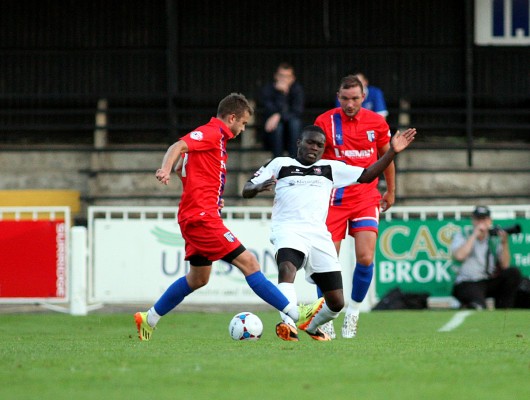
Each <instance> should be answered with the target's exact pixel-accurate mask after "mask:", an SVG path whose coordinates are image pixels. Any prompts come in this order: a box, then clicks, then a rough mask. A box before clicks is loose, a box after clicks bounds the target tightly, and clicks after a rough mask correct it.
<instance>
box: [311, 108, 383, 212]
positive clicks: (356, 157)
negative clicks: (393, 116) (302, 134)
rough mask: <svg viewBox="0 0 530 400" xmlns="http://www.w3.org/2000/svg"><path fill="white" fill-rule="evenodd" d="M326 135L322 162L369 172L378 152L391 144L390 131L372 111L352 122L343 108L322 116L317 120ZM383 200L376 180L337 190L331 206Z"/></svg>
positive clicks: (360, 114) (364, 112)
mask: <svg viewBox="0 0 530 400" xmlns="http://www.w3.org/2000/svg"><path fill="white" fill-rule="evenodd" d="M315 125H318V126H320V127H321V128H322V129H323V130H324V132H325V133H326V146H325V148H324V154H323V156H322V158H324V159H330V160H339V161H344V162H345V163H346V164H349V165H355V166H358V167H363V168H367V167H369V166H370V165H372V164H373V163H375V162H376V161H377V159H378V149H380V148H381V147H383V146H384V145H386V144H387V143H388V142H389V141H390V129H389V127H388V124H387V123H386V121H385V119H384V118H383V117H382V116H381V115H379V114H377V113H375V112H373V111H370V110H367V109H365V108H361V109H360V110H359V112H358V113H357V114H356V115H355V116H354V117H353V118H350V117H348V116H347V115H346V114H344V111H342V109H341V108H340V107H337V108H334V109H331V110H329V111H327V112H325V113H324V114H321V115H319V116H318V117H317V119H316V120H315ZM374 198H377V201H379V199H380V198H381V195H380V193H379V191H378V190H377V179H376V180H375V181H373V182H371V183H365V184H359V185H352V186H348V187H346V188H340V189H335V190H334V191H333V193H332V198H331V204H332V205H342V204H343V203H346V202H348V203H358V202H362V201H368V200H369V201H370V202H373V201H374Z"/></svg>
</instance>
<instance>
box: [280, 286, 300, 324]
mask: <svg viewBox="0 0 530 400" xmlns="http://www.w3.org/2000/svg"><path fill="white" fill-rule="evenodd" d="M278 289H280V292H282V293H283V295H284V296H285V297H287V300H289V305H288V306H287V307H286V308H285V310H284V311H286V312H287V313H285V312H282V311H280V317H281V318H282V321H283V322H285V323H287V324H289V325H291V326H294V327H296V323H295V321H298V318H299V315H298V307H297V306H296V302H297V301H298V297H297V296H296V290H295V288H294V283H288V282H281V283H279V284H278Z"/></svg>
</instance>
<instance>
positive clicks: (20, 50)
mask: <svg viewBox="0 0 530 400" xmlns="http://www.w3.org/2000/svg"><path fill="white" fill-rule="evenodd" d="M472 35H473V2H472V1H471V0H465V1H462V0H446V1H424V0H371V1H352V0H350V1H343V0H336V1H323V0H305V1H279V0H272V1H255V0H248V1H235V0H225V1H212V0H195V1H176V0H166V1H163V0H154V1H141V0H131V1H118V0H93V1H75V0H66V1H53V0H44V1H37V0H16V1H15V0H5V1H2V2H0V106H1V107H2V108H3V109H4V111H3V112H2V114H1V122H2V125H3V127H4V129H2V130H3V132H4V134H3V136H4V138H9V139H6V140H7V141H9V140H13V138H14V137H15V136H16V137H20V136H21V135H22V136H24V135H26V136H27V135H30V133H31V132H33V133H34V131H35V128H39V127H40V128H41V129H40V132H41V135H43V133H42V132H47V133H46V135H48V136H49V133H50V132H52V131H53V130H54V129H56V128H57V129H58V130H60V129H59V126H60V125H61V124H65V123H69V124H70V125H71V126H70V127H75V126H77V127H78V128H79V131H80V132H81V131H86V132H88V131H89V126H90V125H91V124H93V117H94V116H93V113H92V112H88V110H90V109H91V108H92V107H95V104H96V101H97V99H99V98H108V99H109V104H110V105H109V107H110V108H112V107H115V108H116V109H117V110H122V111H123V112H122V113H121V114H120V113H116V114H115V115H114V117H112V118H111V123H114V124H115V130H116V131H117V132H126V131H128V129H127V128H128V127H129V125H127V124H132V125H135V126H136V127H138V126H140V127H142V126H144V125H145V129H143V130H142V129H137V131H139V132H140V133H138V136H136V138H137V139H139V138H141V137H143V136H142V134H143V133H145V131H149V130H150V131H151V133H154V132H159V133H160V132H166V133H167V131H168V129H169V130H170V131H171V132H172V133H171V135H178V134H182V133H184V131H185V130H186V129H187V128H188V127H189V126H193V125H194V124H196V123H200V122H203V119H204V116H205V115H211V114H212V109H213V110H214V108H213V107H215V105H216V104H217V101H218V100H219V99H220V98H221V97H223V96H224V95H225V94H227V93H229V92H232V91H240V92H243V93H245V94H247V96H248V97H250V98H255V97H256V94H257V91H258V88H259V87H260V86H261V85H262V84H263V83H264V82H265V81H266V80H268V79H270V78H271V76H272V73H273V71H274V69H275V67H276V65H277V64H278V63H279V62H281V61H289V62H290V63H292V64H293V65H294V66H295V68H296V71H297V76H298V79H299V80H300V81H301V82H302V83H303V85H304V87H305V90H306V95H307V106H308V112H307V114H308V115H307V120H308V122H310V121H311V120H312V118H313V117H314V116H315V115H316V112H319V111H322V110H324V109H325V108H328V107H329V106H330V105H331V104H332V101H333V96H334V93H335V91H336V87H337V84H338V81H339V79H340V78H341V77H342V76H344V75H345V74H348V73H352V72H356V71H364V72H365V73H366V74H367V75H368V77H369V78H370V80H371V83H373V84H374V85H376V86H379V87H381V88H383V90H384V92H385V95H386V98H387V101H388V103H389V107H390V110H391V118H390V123H391V125H396V124H397V114H398V106H399V100H400V99H406V100H408V101H409V102H410V104H412V106H413V107H414V106H416V105H418V107H420V106H425V105H428V106H433V107H442V108H449V109H451V110H453V111H455V112H450V113H449V114H448V115H451V117H450V118H452V119H450V121H452V122H453V123H454V124H456V125H455V126H458V127H459V129H460V133H463V132H464V130H465V129H466V125H465V123H466V118H468V117H467V116H466V109H467V110H468V111H469V109H470V108H471V109H472V108H474V107H482V108H486V110H488V109H497V108H499V107H501V108H503V107H504V108H510V109H512V108H515V109H520V110H522V111H521V112H520V113H518V114H517V115H515V116H512V117H511V118H512V120H513V118H515V120H516V121H519V122H520V123H522V124H524V123H527V122H528V121H527V119H528V117H527V115H525V113H524V110H527V109H528V107H529V93H530V71H529V67H528V65H530V57H529V48H528V47H521V46H504V47H498V46H494V47H493V46H492V47H478V46H475V45H474V44H473V43H472ZM72 107H74V110H75V107H77V108H79V109H81V110H86V111H87V112H86V113H82V112H78V113H75V112H71V113H70V114H68V113H65V112H64V110H65V109H69V108H72ZM39 109H40V110H41V113H40V114H39V113H38V112H37V113H35V112H33V113H31V112H30V111H31V110H34V111H35V110H39ZM53 109H61V110H63V112H58V113H57V114H54V115H52V114H53V113H52V114H50V113H49V112H47V111H49V110H53ZM127 109H130V110H134V112H130V113H127V112H126V110H127ZM138 109H143V110H145V112H144V113H142V112H139V111H138ZM28 110H29V111H28ZM190 110H194V111H193V112H192V113H191V114H190ZM201 110H202V111H201ZM458 110H460V111H458ZM92 111H93V110H92ZM427 114H428V113H427ZM490 114H491V113H490ZM488 115H489V114H488V113H487V112H485V113H482V114H478V115H476V116H474V118H472V119H473V121H472V122H474V123H477V122H478V123H482V125H487V124H490V123H494V122H498V119H499V118H500V117H499V116H498V115H497V116H495V118H494V117H493V116H491V115H490V117H488ZM448 118H449V117H448V116H447V115H444V114H443V113H442V114H438V115H437V114H436V113H432V115H421V116H420V115H418V116H417V117H416V120H415V121H413V122H418V123H419V124H421V123H424V124H426V126H427V125H428V124H431V125H432V124H438V125H440V127H439V129H438V130H434V132H442V131H443V126H442V125H443V123H444V122H447V121H448ZM142 124H143V125H142ZM150 124H151V125H150ZM168 126H170V127H172V128H168ZM111 127H112V126H111ZM90 128H92V127H90ZM57 129H56V130H57ZM468 129H469V127H468ZM65 130H68V129H66V128H65ZM477 130H478V132H480V126H478V127H477ZM37 131H39V129H37ZM164 134H165V133H164ZM17 135H18V136H17ZM80 136H82V135H81V134H80ZM144 136H145V135H144ZM28 137H29V136H28ZM150 137H151V138H152V139H156V140H158V139H160V138H161V136H156V135H152V136H150Z"/></svg>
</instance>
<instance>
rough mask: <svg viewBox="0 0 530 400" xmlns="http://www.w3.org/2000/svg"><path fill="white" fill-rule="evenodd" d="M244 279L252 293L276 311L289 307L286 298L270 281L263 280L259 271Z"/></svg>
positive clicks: (263, 276) (263, 277)
mask: <svg viewBox="0 0 530 400" xmlns="http://www.w3.org/2000/svg"><path fill="white" fill-rule="evenodd" d="M245 279H246V280H247V283H248V286H250V288H251V289H252V290H253V291H254V293H256V294H257V295H258V296H259V297H261V298H262V299H263V300H264V301H266V302H267V303H269V304H270V305H271V306H273V307H274V308H276V309H277V310H280V311H283V310H284V309H285V307H287V306H288V305H289V300H287V297H285V296H284V295H283V293H282V292H280V290H279V289H278V288H277V287H276V286H274V284H273V283H272V282H271V281H269V280H268V279H267V278H265V275H263V273H262V272H261V271H257V272H254V273H253V274H250V275H248V276H247V277H246V278H245Z"/></svg>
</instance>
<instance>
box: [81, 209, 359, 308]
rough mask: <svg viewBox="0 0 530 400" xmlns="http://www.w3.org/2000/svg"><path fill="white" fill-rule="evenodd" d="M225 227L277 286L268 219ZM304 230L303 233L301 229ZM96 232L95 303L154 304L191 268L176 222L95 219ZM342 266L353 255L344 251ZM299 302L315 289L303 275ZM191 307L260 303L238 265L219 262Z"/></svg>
mask: <svg viewBox="0 0 530 400" xmlns="http://www.w3.org/2000/svg"><path fill="white" fill-rule="evenodd" d="M226 225H227V226H228V227H229V228H230V229H231V231H232V232H233V233H234V234H235V235H236V236H237V237H238V238H239V239H240V240H241V241H242V243H243V244H244V245H245V247H246V248H247V249H248V250H250V251H251V252H253V253H254V254H255V255H256V257H257V259H258V261H259V263H260V265H261V267H262V271H263V273H264V274H265V275H266V276H267V278H269V279H270V280H271V281H272V282H274V283H277V275H278V274H277V267H276V263H275V260H274V249H273V246H272V244H271V243H270V241H269V225H270V224H269V220H267V219H241V220H238V219H228V220H226ZM302 229H303V228H302ZM93 230H94V232H93V233H92V235H91V236H92V238H93V239H92V240H93V244H92V268H91V277H90V282H89V285H90V296H89V297H90V301H95V302H103V303H130V302H133V303H139V302H146V303H152V302H154V301H155V300H156V299H158V297H159V296H160V295H161V294H162V293H163V292H164V291H165V290H166V289H167V287H168V286H169V285H171V284H172V283H173V282H174V281H175V280H177V279H178V278H180V277H181V276H183V275H185V274H186V272H187V269H188V268H189V266H188V263H187V262H185V261H184V240H183V239H182V236H181V235H180V229H179V226H178V224H177V222H176V221H175V220H173V219H127V218H124V219H95V220H94V221H93ZM341 253H342V254H343V256H342V259H343V260H341V261H342V262H341V263H342V265H343V266H348V267H349V266H350V265H353V263H352V262H351V261H349V262H348V261H346V259H347V257H348V255H351V253H352V252H351V251H350V249H349V246H348V245H346V246H345V247H344V248H343V251H341ZM350 271H351V269H350V268H348V273H347V274H345V275H344V276H345V282H344V284H345V293H349V291H350V288H351V282H350V280H351V272H350ZM295 285H296V290H297V294H298V300H299V301H300V302H309V301H313V300H314V299H315V298H316V288H315V286H314V285H311V284H309V283H308V282H306V281H305V273H304V271H300V272H299V273H298V274H297V278H296V282H295ZM185 302H186V303H192V304H238V303H240V304H255V303H262V302H263V300H261V299H260V298H259V297H258V296H257V295H256V294H255V293H254V292H253V291H252V290H251V289H250V288H249V286H248V285H247V284H246V281H245V279H244V277H243V275H242V273H241V272H240V271H239V270H238V269H237V268H235V267H234V266H232V265H230V264H228V263H225V262H223V261H218V262H216V263H214V265H213V269H212V275H211V277H210V282H209V283H208V285H206V286H205V287H203V288H201V289H200V290H197V291H196V292H195V293H192V294H191V295H189V296H188V297H187V298H186V299H185Z"/></svg>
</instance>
